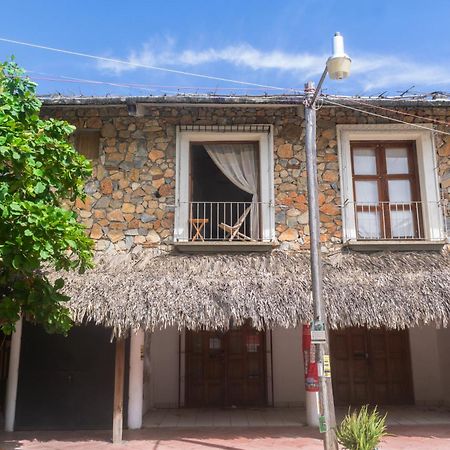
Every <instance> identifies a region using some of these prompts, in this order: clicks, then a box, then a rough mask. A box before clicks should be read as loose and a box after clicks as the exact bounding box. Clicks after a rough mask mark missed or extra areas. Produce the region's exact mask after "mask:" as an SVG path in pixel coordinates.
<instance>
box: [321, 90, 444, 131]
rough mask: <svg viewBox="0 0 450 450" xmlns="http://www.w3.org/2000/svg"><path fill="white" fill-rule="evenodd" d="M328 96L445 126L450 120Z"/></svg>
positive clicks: (348, 98) (347, 98)
mask: <svg viewBox="0 0 450 450" xmlns="http://www.w3.org/2000/svg"><path fill="white" fill-rule="evenodd" d="M330 97H332V98H340V99H343V100H346V101H347V100H348V101H349V102H352V103H356V104H358V105H363V106H369V107H370V108H376V109H380V110H383V111H388V112H392V113H395V114H400V115H403V116H408V117H415V118H416V119H421V120H426V121H428V122H432V123H436V124H440V125H444V126H446V127H450V122H447V121H444V120H439V119H433V118H431V117H425V116H419V115H417V114H412V113H408V112H406V111H398V110H396V109H392V108H386V107H385V106H379V105H372V104H371V103H368V102H362V101H360V100H357V99H355V98H353V97H337V96H334V95H333V96H330ZM449 105H450V104H449Z"/></svg>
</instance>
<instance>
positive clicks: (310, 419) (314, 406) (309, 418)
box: [305, 391, 320, 427]
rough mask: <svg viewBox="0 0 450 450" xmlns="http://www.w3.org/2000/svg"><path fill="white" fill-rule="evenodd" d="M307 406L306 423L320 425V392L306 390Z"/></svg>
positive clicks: (313, 425) (311, 425) (312, 425)
mask: <svg viewBox="0 0 450 450" xmlns="http://www.w3.org/2000/svg"><path fill="white" fill-rule="evenodd" d="M305 394H306V397H305V406H306V424H307V425H308V426H310V427H318V426H319V415H320V408H319V393H318V392H309V391H306V393H305Z"/></svg>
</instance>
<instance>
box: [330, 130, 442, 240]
mask: <svg viewBox="0 0 450 450" xmlns="http://www.w3.org/2000/svg"><path fill="white" fill-rule="evenodd" d="M418 125H420V126H423V127H426V128H429V129H431V128H432V127H431V126H430V125H429V124H418ZM336 131H337V146H338V159H339V171H340V175H341V176H340V188H341V206H342V225H343V242H344V243H349V242H350V243H351V242H356V241H358V242H361V241H363V239H358V238H357V229H356V221H355V215H354V202H355V197H354V188H353V176H352V175H353V163H352V155H351V142H353V141H358V142H368V141H377V142H379V141H390V142H397V143H399V142H401V141H413V142H414V143H415V148H416V161H417V170H416V174H417V175H416V176H417V179H418V189H419V191H420V194H421V201H422V202H423V203H422V205H423V207H422V219H423V231H424V240H425V241H429V242H430V241H439V242H442V241H444V240H445V236H444V231H443V230H444V226H443V217H442V214H441V209H440V208H439V202H440V194H439V177H438V171H437V157H436V148H435V143H434V139H433V131H427V130H422V129H418V128H416V127H414V126H411V125H403V124H370V125H337V126H336ZM393 240H394V239H393ZM399 240H401V239H395V241H399ZM408 241H412V242H414V241H413V240H411V239H408ZM377 242H380V243H382V242H383V240H378V241H377ZM389 242H392V240H391V241H389Z"/></svg>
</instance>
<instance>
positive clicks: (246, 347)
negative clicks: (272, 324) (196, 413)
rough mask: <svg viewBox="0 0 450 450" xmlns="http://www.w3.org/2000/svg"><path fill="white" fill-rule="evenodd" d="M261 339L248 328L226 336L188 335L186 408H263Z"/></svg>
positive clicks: (224, 334)
mask: <svg viewBox="0 0 450 450" xmlns="http://www.w3.org/2000/svg"><path fill="white" fill-rule="evenodd" d="M264 336H265V335H264V333H263V332H260V331H256V330H254V329H253V328H251V327H250V326H249V325H244V326H242V327H236V328H232V329H230V330H229V331H228V332H226V333H219V332H215V331H200V332H188V333H187V334H186V405H187V406H190V407H203V406H213V407H221V406H261V405H265V403H266V373H265V345H264V344H265V339H264ZM199 342H201V343H202V344H201V345H200V344H199Z"/></svg>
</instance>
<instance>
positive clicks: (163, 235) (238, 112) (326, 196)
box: [43, 105, 450, 252]
mask: <svg viewBox="0 0 450 450" xmlns="http://www.w3.org/2000/svg"><path fill="white" fill-rule="evenodd" d="M43 111H44V114H45V116H48V117H57V118H63V119H65V120H67V121H69V122H70V123H72V124H74V125H75V126H76V127H77V128H78V129H95V130H99V131H100V136H101V138H100V150H99V158H98V160H96V161H93V166H94V172H93V177H92V179H91V180H90V181H89V182H88V183H87V185H86V194H87V197H86V199H85V201H84V202H82V201H77V202H76V204H75V205H74V207H75V208H76V210H77V212H78V213H79V217H80V220H81V221H82V222H83V223H84V224H85V225H86V227H87V230H88V233H89V234H90V236H91V237H92V238H93V239H94V240H95V241H96V249H97V250H98V251H110V250H117V251H133V252H139V251H140V250H142V248H144V247H159V246H170V245H171V244H172V240H173V223H174V211H175V206H174V203H175V183H176V180H175V153H176V127H177V125H236V124H271V125H273V130H274V169H275V178H274V184H275V210H276V216H275V217H276V220H275V222H276V236H277V239H278V241H279V242H280V244H281V249H285V250H303V249H307V248H309V227H308V209H307V199H306V171H305V165H306V162H305V150H304V137H305V124H304V119H303V107H302V106H292V107H286V106H284V107H281V106H280V107H258V106H257V105H255V106H254V107H253V106H250V107H211V106H208V107H205V106H183V105H179V106H148V107H147V109H146V114H145V116H143V117H137V116H132V115H129V114H128V110H127V108H126V107H125V106H119V105H118V106H78V107H68V106H65V107H60V106H51V107H50V106H48V107H45V108H44V110H43ZM408 112H409V113H414V114H417V115H419V116H424V117H432V118H435V119H438V120H440V121H447V122H450V108H441V107H440V108H422V109H418V108H417V109H408ZM394 116H395V114H394ZM395 117H396V116H395ZM401 118H402V120H405V121H407V122H412V121H417V122H423V120H422V119H415V118H414V117H412V116H402V117H401ZM372 123H388V122H387V121H386V120H384V119H381V120H380V119H377V118H374V117H371V116H367V115H364V114H361V113H357V112H353V111H349V110H346V109H343V108H334V107H333V108H328V107H323V108H322V109H320V110H319V111H318V115H317V124H318V130H317V144H318V170H319V189H320V194H319V202H320V219H321V241H322V244H323V250H324V251H327V250H330V249H332V248H336V247H339V246H340V244H341V240H342V219H341V207H340V205H341V198H340V187H339V165H338V153H337V140H336V125H337V124H372ZM442 130H447V131H448V128H446V127H445V126H442ZM435 144H436V149H437V153H438V164H439V175H440V182H441V187H442V195H443V198H445V199H447V200H448V199H449V198H450V136H446V135H436V139H435Z"/></svg>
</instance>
